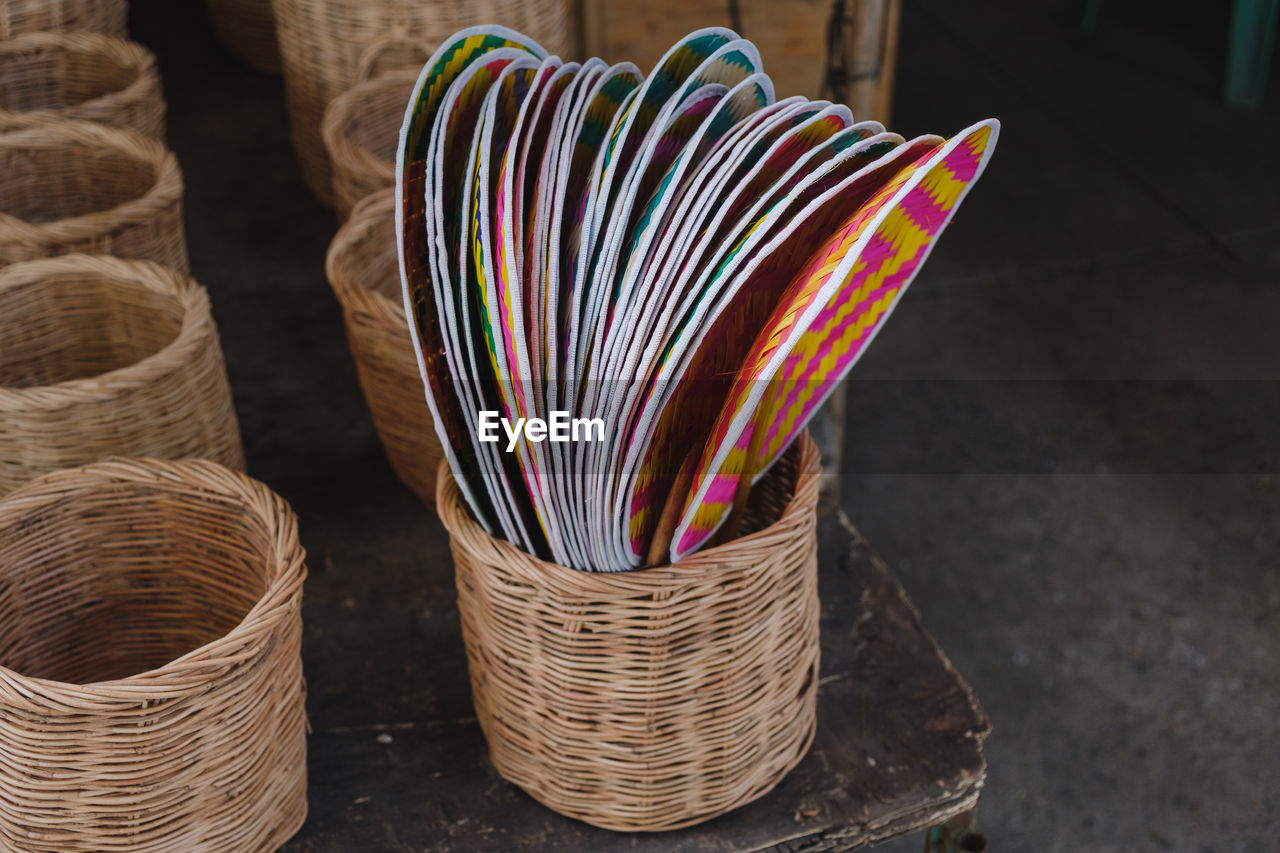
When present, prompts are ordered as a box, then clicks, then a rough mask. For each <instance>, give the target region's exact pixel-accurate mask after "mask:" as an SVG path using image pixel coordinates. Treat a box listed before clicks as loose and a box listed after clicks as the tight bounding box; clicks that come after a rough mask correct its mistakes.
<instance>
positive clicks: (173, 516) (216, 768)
mask: <svg viewBox="0 0 1280 853" xmlns="http://www.w3.org/2000/svg"><path fill="white" fill-rule="evenodd" d="M303 558H304V552H303V550H302V547H301V546H300V545H299V544H298V534H297V521H296V519H295V518H294V515H293V513H292V511H290V509H289V507H288V506H287V505H286V504H285V503H284V501H282V500H281V499H280V498H279V497H277V496H276V495H274V494H273V493H272V492H271V491H270V490H269V489H267V487H266V486H264V485H262V484H261V483H258V482H256V481H254V480H250V479H249V478H247V477H245V476H243V475H241V474H237V473H234V472H232V471H228V470H227V469H226V468H223V467H221V466H219V465H216V464H214V463H211V462H205V461H196V460H189V461H185V462H158V461H153V460H147V461H143V460H112V461H108V462H102V463H98V464H95V465H90V466H88V467H84V468H76V469H71V470H67V471H58V472H56V473H53V474H50V475H48V476H46V477H42V478H41V479H39V480H36V481H34V482H32V483H29V484H27V485H26V486H24V487H23V488H22V489H20V490H18V491H16V492H13V493H12V494H10V495H8V496H7V497H5V498H0V754H3V756H4V768H5V769H4V772H3V773H0V847H2V848H3V849H5V850H19V851H40V853H49V851H57V853H80V852H81V851H84V853H87V851H125V850H128V851H137V853H143V852H144V851H148V853H160V851H178V850H181V851H184V853H188V851H207V853H214V851H228V850H236V851H267V850H274V849H276V848H277V847H279V846H280V845H281V844H282V843H283V842H284V841H285V840H286V839H288V838H289V836H291V835H293V834H294V833H295V832H296V831H297V830H298V828H299V827H300V826H301V825H302V822H303V819H304V818H305V816H306V809H307V803H306V784H307V780H306V716H305V711H304V708H303V699H304V695H305V688H304V684H303V678H302V659H301V653H300V652H301V648H300V646H301V639H302V618H301V604H302V584H303V579H304V578H305V576H306V566H305V565H304V563H303Z"/></svg>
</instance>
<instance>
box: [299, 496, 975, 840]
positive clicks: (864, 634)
mask: <svg viewBox="0 0 1280 853" xmlns="http://www.w3.org/2000/svg"><path fill="white" fill-rule="evenodd" d="M820 529H821V531H822V537H823V539H822V543H821V556H820V561H821V570H820V571H821V576H820V577H821V596H822V601H823V607H822V619H823V621H822V644H823V646H822V649H823V665H822V673H823V674H822V680H821V691H820V697H819V704H818V733H817V737H816V739H815V742H814V745H813V748H812V749H811V750H810V752H809V754H808V755H807V756H806V757H805V759H804V760H803V761H802V762H801V764H800V765H799V766H798V767H797V768H796V769H795V770H794V771H792V773H791V774H790V776H788V777H787V779H786V780H784V781H783V783H782V784H781V785H780V786H779V787H778V788H776V789H775V790H774V791H773V792H772V793H770V794H768V795H766V796H765V797H763V798H761V799H760V800H757V801H756V802H754V803H751V804H749V805H747V806H744V807H743V808H741V809H738V810H737V811H735V812H733V813H731V814H728V815H726V816H724V817H721V818H718V819H716V820H714V821H711V822H709V823H706V824H703V825H702V826H699V827H694V828H692V829H687V830H682V831H678V832H673V833H666V834H661V835H643V834H634V835H632V834H617V833H611V832H607V831H604V830H599V829H595V828H593V827H590V826H587V825H585V824H582V823H579V822H577V821H574V820H570V819H568V818H563V817H560V816H559V815H557V814H555V813H553V812H551V811H549V810H548V809H546V808H544V807H543V806H541V805H539V804H538V803H536V802H534V801H533V800H532V799H531V798H529V797H528V796H526V795H525V794H524V793H522V792H521V791H520V790H519V789H517V788H515V787H514V786H512V785H510V784H508V783H507V782H505V781H503V780H502V779H501V778H499V777H498V776H497V774H496V773H495V772H494V771H493V769H492V767H491V766H490V765H489V763H488V761H487V759H486V757H485V747H484V741H483V738H482V736H481V734H480V730H479V728H478V726H477V725H476V722H475V720H474V718H473V717H472V716H470V700H469V694H468V686H467V681H466V672H465V658H464V654H463V650H462V640H461V636H460V634H459V630H458V624H457V615H456V612H455V611H454V609H453V604H452V601H453V589H452V576H451V572H450V567H449V565H448V558H447V546H446V545H445V543H444V542H443V536H442V533H440V532H439V527H438V526H437V525H434V523H432V532H431V536H430V538H431V539H432V542H433V544H432V547H431V549H430V552H429V553H427V554H423V555H418V556H416V557H414V558H413V559H411V560H410V559H408V558H405V559H396V560H386V559H385V556H386V555H385V554H384V555H381V556H382V558H383V559H380V560H377V561H376V563H378V564H380V565H381V566H382V567H384V568H386V569H387V571H388V572H391V573H394V574H397V575H399V574H400V573H401V572H403V571H405V570H408V571H409V572H411V573H412V575H411V576H413V577H414V578H415V579H416V581H417V582H419V583H421V584H426V585H428V587H429V588H428V589H426V590H423V591H422V593H423V595H422V597H419V596H418V595H416V594H415V596H414V598H415V599H416V600H417V601H418V602H420V607H421V612H419V613H418V614H417V615H415V616H413V617H411V618H410V619H409V620H408V621H407V622H402V623H400V624H396V623H397V621H398V620H396V619H394V618H390V619H388V618H387V617H385V616H383V617H380V616H376V615H372V614H375V613H384V614H385V613H394V612H396V609H395V608H394V607H393V606H391V607H388V604H389V603H390V602H392V601H394V594H393V593H391V592H390V589H389V585H388V587H387V588H384V591H383V592H382V593H381V594H380V598H381V599H382V601H383V606H382V607H381V608H380V609H370V608H367V607H366V606H365V604H366V602H364V601H363V600H362V599H364V597H365V595H366V592H365V590H367V587H365V586H363V584H361V586H360V590H358V591H356V592H355V593H352V594H349V595H347V596H344V597H339V596H336V595H333V594H331V592H330V591H331V590H332V591H334V592H336V590H337V589H339V588H340V587H339V586H338V585H337V584H333V583H326V584H324V585H323V587H322V590H321V592H320V593H319V594H318V595H316V596H314V597H313V599H312V600H311V601H310V602H309V604H308V610H307V614H306V615H307V618H308V624H309V629H308V645H307V654H308V657H307V666H308V672H309V674H310V678H311V687H312V690H311V698H310V704H309V707H310V709H311V713H312V719H313V723H314V724H315V726H316V730H315V731H314V732H313V733H312V736H311V740H310V769H311V814H310V817H309V820H308V823H307V825H306V827H305V828H304V829H303V831H302V832H301V833H300V834H299V835H298V836H297V837H296V838H295V839H294V840H293V841H292V842H291V843H290V844H289V845H288V846H287V847H286V848H285V849H286V850H289V851H297V852H298V853H301V851H317V853H318V851H350V850H360V851H374V850H530V851H532V850H546V849H563V850H593V851H598V850H614V849H617V850H634V851H670V850H679V851H686V850H687V851H731V850H733V851H748V850H750V851H756V850H766V849H777V850H784V851H792V852H793V853H794V851H827V850H853V849H857V848H859V847H862V846H865V845H866V844H868V843H872V842H874V841H877V840H882V839H885V838H888V837H892V836H895V835H899V834H902V833H906V832H912V831H915V830H917V829H921V828H923V827H926V826H930V825H933V824H935V823H938V822H941V821H942V820H944V819H946V818H947V817H949V816H951V815H953V814H955V813H957V812H960V811H962V810H964V809H968V808H970V807H972V806H973V805H974V804H975V803H976V801H977V797H978V793H979V789H980V788H981V785H982V780H983V777H984V774H985V763H984V761H983V757H982V751H981V744H982V740H983V738H984V737H985V736H986V734H987V732H988V730H989V727H990V724H989V722H988V720H987V718H986V716H985V714H984V713H983V711H982V710H981V708H980V706H979V705H978V703H977V701H976V699H975V698H974V696H973V693H972V691H971V690H970V688H969V687H968V685H967V684H966V683H965V682H964V680H963V679H962V678H961V677H960V676H959V675H958V674H957V673H956V672H955V671H954V670H953V669H952V668H951V665H950V663H949V662H948V661H947V659H946V657H945V656H944V655H943V653H942V651H941V650H940V649H939V648H938V647H937V645H936V644H935V643H934V641H933V640H932V638H931V637H930V636H929V634H928V633H927V632H926V631H925V630H924V627H923V626H922V625H921V622H920V617H919V614H918V613H917V612H916V610H915V608H914V607H913V606H912V604H911V602H910V601H909V600H908V599H907V597H906V595H905V593H904V592H903V590H902V587H901V586H900V585H899V584H898V583H897V581H896V580H895V579H894V578H893V576H892V575H891V574H890V573H889V571H888V570H887V568H886V567H885V566H884V564H883V563H882V562H881V561H880V559H879V558H878V557H877V556H876V555H875V554H874V553H873V552H872V551H871V549H870V547H869V546H868V544H867V542H866V541H865V540H863V539H862V538H861V536H859V535H858V534H857V532H856V531H854V530H853V528H852V527H851V526H849V524H848V522H847V521H845V520H844V519H843V517H842V516H840V515H837V514H836V513H834V512H832V511H829V510H828V511H824V518H823V519H822V522H821V528H820ZM322 538H324V537H322ZM435 540H440V541H439V542H436V541H435ZM366 547H367V548H368V550H367V551H366V552H365V553H367V554H368V555H369V556H370V557H373V556H374V555H375V554H377V549H376V545H375V543H374V542H369V543H368V545H367V546H366ZM361 550H364V549H361ZM325 569H327V570H329V572H332V571H333V566H321V570H322V571H324V570H325ZM368 574H369V573H365V574H364V575H362V574H361V573H360V572H357V571H352V573H351V577H350V578H349V579H348V580H349V581H355V582H357V583H358V584H360V583H361V582H362V581H363V582H367V583H373V582H374V579H373V578H372V577H369V576H368ZM369 635H374V636H380V635H381V636H387V637H391V636H398V637H400V638H401V642H400V644H399V645H398V646H391V647H387V648H386V650H385V651H386V655H385V657H382V658H379V659H374V660H370V659H367V658H364V657H362V656H360V655H357V654H353V653H352V652H353V649H352V648H351V645H352V644H351V643H349V642H344V640H345V639H350V638H357V637H360V638H364V637H368V636H369ZM362 644H363V640H362V641H360V642H357V643H356V644H355V645H356V646H359V645H362ZM410 709H411V712H409V711H410ZM370 715H373V716H374V717H375V719H377V720H379V721H378V722H373V723H370V722H367V720H368V718H369V716H370ZM344 720H350V721H351V722H350V723H349V724H348V723H346V722H344Z"/></svg>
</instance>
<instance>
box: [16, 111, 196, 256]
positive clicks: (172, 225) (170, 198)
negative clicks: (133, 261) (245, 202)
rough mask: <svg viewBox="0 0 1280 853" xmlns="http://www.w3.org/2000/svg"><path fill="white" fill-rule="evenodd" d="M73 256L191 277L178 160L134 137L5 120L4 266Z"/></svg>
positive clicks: (78, 125)
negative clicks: (127, 261) (142, 263)
mask: <svg viewBox="0 0 1280 853" xmlns="http://www.w3.org/2000/svg"><path fill="white" fill-rule="evenodd" d="M72 252H87V253H90V254H97V253H106V254H111V255H116V256H117V257H123V258H143V259H145V260H150V261H156V262H157V263H161V264H164V265H165V266H168V267H171V268H173V269H175V270H179V271H182V272H186V271H187V269H188V267H187V242H186V237H185V236H184V234H183V231H182V173H181V172H180V171H179V170H178V161H177V158H175V157H174V156H173V154H172V152H170V151H169V149H167V148H165V146H164V145H163V144H162V143H160V142H158V141H156V140H154V139H149V138H147V137H145V136H142V135H141V134H139V133H137V132H135V131H131V130H121V129H119V128H114V127H106V126H105V125H101V124H95V123H93V122H87V121H75V122H73V121H58V122H53V121H44V120H41V119H32V118H28V117H25V116H17V115H13V114H10V115H7V116H0V266H3V265H4V264H11V263H14V262H16V261H25V260H30V259H32V258H43V257H48V256H50V255H66V254H70V253H72Z"/></svg>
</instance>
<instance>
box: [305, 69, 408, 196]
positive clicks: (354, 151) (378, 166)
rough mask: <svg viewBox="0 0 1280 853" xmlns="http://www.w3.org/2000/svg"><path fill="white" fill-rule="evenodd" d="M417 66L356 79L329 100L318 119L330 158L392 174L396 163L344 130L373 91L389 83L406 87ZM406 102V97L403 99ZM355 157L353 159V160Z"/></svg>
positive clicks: (388, 86)
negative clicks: (378, 154) (376, 153)
mask: <svg viewBox="0 0 1280 853" xmlns="http://www.w3.org/2000/svg"><path fill="white" fill-rule="evenodd" d="M418 73H419V72H418V70H417V69H412V70H409V69H399V68H397V69H393V70H391V71H385V72H383V73H382V74H379V75H377V76H376V77H371V78H369V79H368V80H363V81H361V82H359V83H356V84H355V85H354V86H352V87H351V88H350V89H347V90H346V91H345V92H343V93H341V94H340V95H338V96H337V97H335V98H334V99H333V100H332V101H330V102H329V105H328V106H327V107H325V109H324V115H323V116H322V118H321V120H320V135H321V137H322V138H323V140H324V145H325V148H326V149H328V152H329V159H330V160H332V161H334V162H337V161H338V160H340V159H341V160H344V161H346V162H348V163H350V164H351V165H353V166H357V167H360V168H361V169H363V170H364V171H368V172H373V173H375V174H378V175H381V176H385V177H388V178H393V177H394V176H395V168H396V167H395V163H394V162H392V161H387V160H383V159H382V158H381V157H378V156H376V155H375V154H374V153H373V152H372V151H370V150H369V149H367V148H364V147H361V146H359V145H356V144H355V143H354V142H352V141H351V139H350V138H349V137H348V136H347V134H346V132H345V131H346V127H347V125H348V123H349V122H350V121H351V119H352V118H354V117H355V115H356V111H357V110H358V109H359V108H360V107H361V106H362V105H363V104H364V103H365V101H366V99H368V98H369V97H370V96H371V95H372V94H373V93H375V92H380V91H381V90H383V89H386V88H390V86H391V84H395V85H401V84H403V86H404V88H405V89H406V90H408V88H409V87H410V86H411V85H412V84H413V82H414V81H416V80H417V79H418ZM405 104H406V105H407V104H408V100H406V101H405ZM353 161H354V162H353Z"/></svg>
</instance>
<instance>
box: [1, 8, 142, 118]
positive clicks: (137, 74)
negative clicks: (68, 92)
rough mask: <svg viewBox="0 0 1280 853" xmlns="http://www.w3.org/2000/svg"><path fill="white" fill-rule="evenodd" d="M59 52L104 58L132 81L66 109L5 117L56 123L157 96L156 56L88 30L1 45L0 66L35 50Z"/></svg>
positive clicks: (38, 35) (34, 35) (16, 112)
mask: <svg viewBox="0 0 1280 853" xmlns="http://www.w3.org/2000/svg"><path fill="white" fill-rule="evenodd" d="M46 49H52V50H55V51H58V50H61V51H63V52H65V53H79V54H86V55H98V56H104V57H106V58H107V59H108V60H109V61H111V62H113V63H115V64H116V65H118V66H119V67H121V68H123V69H126V70H128V71H132V72H133V79H132V80H130V81H129V84H128V85H127V86H125V87H124V88H121V89H115V90H113V91H110V92H104V93H103V94H101V95H98V96H97V97H95V98H89V99H87V100H84V101H80V102H78V103H75V104H71V105H69V106H65V107H57V108H46V109H42V110H3V111H0V112H3V113H4V115H5V116H6V117H11V116H13V115H24V116H30V117H32V118H41V119H44V118H48V119H58V118H62V117H71V116H74V115H76V114H78V113H79V112H80V111H82V110H90V109H93V108H95V107H98V106H106V105H110V104H111V103H113V102H117V101H119V102H124V103H128V102H133V101H140V100H142V99H143V98H145V97H146V95H147V93H148V90H150V89H152V88H155V90H156V93H157V95H158V94H159V89H160V86H159V82H160V81H159V76H158V75H159V71H158V68H157V65H156V57H155V54H154V53H152V52H151V51H150V50H148V49H147V48H146V47H144V46H142V45H140V44H138V43H137V42H135V41H130V40H128V39H122V38H117V37H116V36H113V35H108V34H106V33H95V32H90V31H88V30H78V31H75V32H44V31H34V32H28V33H23V34H21V35H18V36H14V37H13V38H11V39H6V40H3V41H0V62H4V61H5V60H6V59H8V58H9V57H10V56H12V55H16V54H21V53H29V52H34V51H38V50H46Z"/></svg>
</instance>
